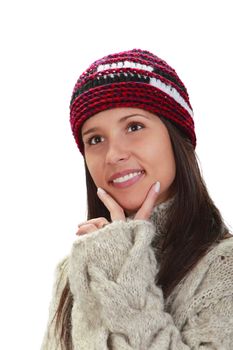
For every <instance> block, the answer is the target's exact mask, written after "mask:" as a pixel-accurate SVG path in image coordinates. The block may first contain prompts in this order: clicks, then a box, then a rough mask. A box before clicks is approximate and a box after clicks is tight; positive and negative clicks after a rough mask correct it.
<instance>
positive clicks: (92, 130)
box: [82, 113, 149, 136]
mask: <svg viewBox="0 0 233 350" xmlns="http://www.w3.org/2000/svg"><path fill="white" fill-rule="evenodd" d="M131 117H144V118H146V119H149V117H148V116H146V115H143V114H140V113H134V114H129V115H125V116H124V117H122V118H121V119H120V120H119V123H121V122H123V121H125V120H127V119H128V118H131ZM96 131H98V127H93V128H90V129H88V130H86V131H85V132H84V133H83V134H82V136H85V135H88V134H91V133H92V132H96Z"/></svg>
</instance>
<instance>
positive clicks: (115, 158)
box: [106, 140, 130, 164]
mask: <svg viewBox="0 0 233 350" xmlns="http://www.w3.org/2000/svg"><path fill="white" fill-rule="evenodd" d="M129 156H130V151H129V149H128V147H126V145H125V143H124V142H122V141H121V140H118V141H117V142H114V143H111V144H109V147H108V150H107V153H106V163H108V164H115V163H118V162H120V161H121V162H122V161H124V160H127V159H129Z"/></svg>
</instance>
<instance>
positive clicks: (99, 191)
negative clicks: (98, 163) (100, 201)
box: [97, 187, 106, 194]
mask: <svg viewBox="0 0 233 350" xmlns="http://www.w3.org/2000/svg"><path fill="white" fill-rule="evenodd" d="M97 192H98V193H100V194H104V193H106V192H105V190H103V189H102V188H101V187H98V189H97Z"/></svg>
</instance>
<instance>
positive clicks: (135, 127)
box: [128, 123, 144, 132]
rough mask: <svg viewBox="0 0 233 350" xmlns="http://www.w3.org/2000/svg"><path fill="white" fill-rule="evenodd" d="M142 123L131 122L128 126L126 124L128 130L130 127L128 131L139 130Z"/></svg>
mask: <svg viewBox="0 0 233 350" xmlns="http://www.w3.org/2000/svg"><path fill="white" fill-rule="evenodd" d="M143 127H144V126H143V125H142V124H139V123H131V124H130V125H129V126H128V130H130V129H131V131H130V132H132V131H137V130H140V129H143Z"/></svg>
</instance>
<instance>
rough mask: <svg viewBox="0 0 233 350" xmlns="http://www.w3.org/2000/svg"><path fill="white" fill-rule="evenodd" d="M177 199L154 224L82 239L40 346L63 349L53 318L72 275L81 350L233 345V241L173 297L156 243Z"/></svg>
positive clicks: (59, 282) (109, 229) (119, 224)
mask: <svg viewBox="0 0 233 350" xmlns="http://www.w3.org/2000/svg"><path fill="white" fill-rule="evenodd" d="M170 203H171V201H168V202H165V203H163V204H160V205H158V206H157V207H155V209H154V212H153V214H152V217H151V220H150V221H145V220H132V219H128V220H127V222H124V221H115V222H113V223H111V224H109V225H108V226H105V227H104V228H102V229H100V230H98V231H96V232H93V233H90V234H87V235H84V236H80V237H78V238H77V240H76V241H75V243H74V245H73V248H72V252H71V254H70V256H69V257H67V258H65V259H64V260H63V261H62V262H61V263H60V264H59V266H58V268H57V276H56V282H55V286H54V292H53V298H52V302H51V305H50V314H49V323H48V327H47V331H46V334H45V337H44V341H43V345H42V348H41V350H60V349H61V347H60V345H59V340H58V339H57V338H56V336H55V334H54V322H52V320H53V317H54V313H55V311H56V308H57V305H58V302H59V299H60V295H61V291H62V290H63V287H64V285H65V283H66V280H67V278H69V281H70V287H71V291H72V294H73V297H74V304H73V309H72V340H73V346H74V350H107V349H109V350H132V349H134V350H139V349H140V350H168V349H169V350H186V349H187V350H188V349H193V350H197V349H199V350H201V349H202V350H207V349H208V350H210V349H211V350H213V349H215V350H230V349H233V238H229V239H225V240H223V241H222V242H221V243H219V244H218V245H216V246H214V247H213V248H212V249H211V250H210V251H209V252H208V254H207V255H206V256H205V257H204V258H202V260H201V261H200V262H199V263H198V264H197V266H196V267H195V268H194V269H193V270H192V271H191V272H190V273H189V274H188V275H187V276H186V277H185V278H184V279H183V280H182V281H181V283H179V285H178V286H177V287H176V288H175V290H174V291H173V293H172V294H171V295H170V297H169V298H168V299H167V300H164V298H163V293H162V290H161V288H160V287H159V286H157V285H156V284H155V280H156V275H157V273H158V262H157V259H156V256H155V253H154V251H153V249H152V247H151V242H152V240H156V239H157V237H159V236H160V235H161V232H162V227H163V223H164V220H165V219H166V211H167V208H168V207H169V205H170Z"/></svg>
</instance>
